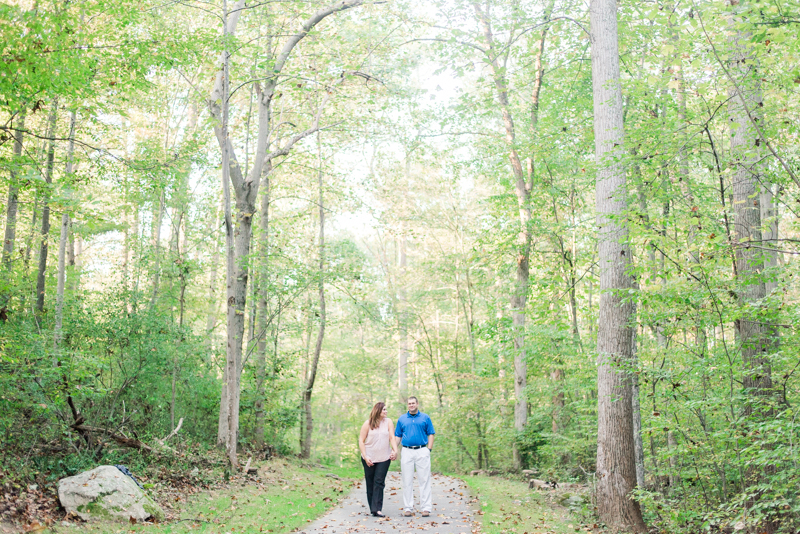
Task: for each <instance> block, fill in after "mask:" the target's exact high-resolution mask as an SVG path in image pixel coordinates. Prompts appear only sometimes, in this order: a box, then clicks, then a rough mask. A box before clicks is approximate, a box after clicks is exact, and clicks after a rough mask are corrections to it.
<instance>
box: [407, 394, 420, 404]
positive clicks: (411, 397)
mask: <svg viewBox="0 0 800 534" xmlns="http://www.w3.org/2000/svg"><path fill="white" fill-rule="evenodd" d="M411 399H414V400H415V401H417V404H419V399H418V398H416V397H415V396H414V395H411V396H410V397H409V398H408V400H411ZM406 402H408V401H406Z"/></svg>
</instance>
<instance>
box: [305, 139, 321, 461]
mask: <svg viewBox="0 0 800 534" xmlns="http://www.w3.org/2000/svg"><path fill="white" fill-rule="evenodd" d="M317 149H318V162H319V281H318V291H319V331H318V332H317V342H316V344H315V345H314V356H313V359H312V361H311V366H310V369H309V372H308V379H307V381H306V387H305V389H304V391H303V408H304V411H305V433H304V434H303V443H302V444H301V445H302V447H301V451H300V456H301V457H302V458H310V457H311V437H312V434H313V431H314V419H313V417H312V413H311V395H312V393H313V391H314V380H315V379H316V377H317V366H318V364H319V356H320V354H321V353H322V340H323V338H324V336H325V203H324V201H325V198H324V190H323V176H324V174H323V172H322V146H321V145H320V138H319V134H317Z"/></svg>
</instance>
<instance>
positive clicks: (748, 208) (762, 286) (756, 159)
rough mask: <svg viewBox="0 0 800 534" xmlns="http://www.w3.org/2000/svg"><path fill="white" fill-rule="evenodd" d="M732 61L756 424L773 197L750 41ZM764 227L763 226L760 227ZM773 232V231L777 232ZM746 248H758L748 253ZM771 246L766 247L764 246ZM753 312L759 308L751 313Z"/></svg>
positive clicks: (766, 407)
mask: <svg viewBox="0 0 800 534" xmlns="http://www.w3.org/2000/svg"><path fill="white" fill-rule="evenodd" d="M731 40H732V42H731V45H732V48H733V61H732V64H733V65H734V66H735V70H734V71H733V72H732V74H733V75H734V77H735V82H736V86H735V87H734V88H732V89H731V100H730V101H729V104H728V115H729V118H730V122H731V124H733V125H737V126H735V127H734V128H732V129H733V132H732V133H733V137H732V139H731V148H730V153H731V156H732V158H733V162H732V166H733V172H732V175H731V176H732V186H733V208H734V234H735V237H736V242H737V247H736V250H735V260H736V277H737V279H738V282H739V287H738V299H739V304H740V306H741V307H742V309H743V310H744V312H743V313H742V316H741V317H740V318H739V319H738V320H737V321H736V322H735V326H736V333H737V339H738V342H739V345H740V347H741V353H742V363H743V364H744V367H745V369H744V378H743V385H744V388H745V391H746V392H747V394H748V395H749V399H748V400H747V403H746V405H745V413H747V414H748V415H751V416H752V417H754V418H755V419H756V420H765V419H770V418H772V417H774V409H773V408H772V406H771V403H770V397H772V396H773V395H774V389H773V384H772V367H771V362H770V356H771V355H772V354H773V353H774V352H775V351H776V350H777V348H778V341H777V334H776V332H775V330H776V329H775V327H774V326H772V325H771V324H769V322H768V321H765V320H764V311H765V310H763V309H761V308H762V307H761V306H760V305H759V304H758V303H760V302H762V301H763V300H764V298H765V297H766V296H767V284H766V283H765V280H764V274H763V270H764V268H765V267H767V266H768V265H769V263H771V262H773V261H775V259H776V256H775V253H774V251H772V250H767V251H766V252H765V251H764V250H763V249H762V247H763V245H764V244H763V241H762V239H763V237H764V234H763V233H762V229H766V231H767V232H768V235H769V237H770V238H772V231H773V227H772V226H771V222H772V221H770V220H767V221H762V218H761V217H762V213H765V214H768V215H771V209H772V195H771V191H769V183H768V182H767V181H766V180H764V179H763V178H762V177H763V172H762V165H761V161H762V160H763V152H764V150H763V148H762V147H761V146H760V137H759V135H758V133H757V132H756V130H755V128H754V126H753V124H752V122H753V121H757V122H759V123H761V124H762V127H763V116H762V113H761V109H762V108H763V101H762V94H761V82H760V75H759V74H758V72H757V71H758V63H757V62H756V60H755V59H753V57H752V56H751V53H750V41H751V35H750V34H749V33H745V32H742V31H736V32H735V33H733V36H732V39H731ZM762 225H763V226H762ZM775 230H777V229H776V228H775ZM750 243H755V244H756V247H755V248H751V247H750V246H749V245H750ZM768 246H769V245H768ZM751 307H758V308H759V309H758V310H752V309H751ZM764 471H765V472H766V473H767V474H770V473H771V472H773V471H774V468H773V467H771V466H767V467H766V468H765V469H764ZM748 478H752V479H754V480H750V481H749V484H755V483H757V482H758V479H759V478H762V479H763V473H758V472H757V471H756V470H755V469H752V470H751V472H750V473H748ZM759 494H760V491H758V490H756V491H754V493H753V497H752V498H751V500H750V503H749V504H750V505H755V504H757V503H758V500H759ZM778 526H779V525H778V523H777V522H776V520H774V519H773V520H771V521H765V522H764V524H762V525H759V527H758V528H757V529H755V530H753V532H756V531H757V532H759V533H760V532H767V533H770V534H771V533H772V532H775V531H776V530H777V529H778Z"/></svg>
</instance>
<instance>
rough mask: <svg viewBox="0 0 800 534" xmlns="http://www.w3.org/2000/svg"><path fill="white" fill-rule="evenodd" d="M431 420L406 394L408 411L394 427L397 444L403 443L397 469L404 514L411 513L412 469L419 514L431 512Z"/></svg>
mask: <svg viewBox="0 0 800 534" xmlns="http://www.w3.org/2000/svg"><path fill="white" fill-rule="evenodd" d="M434 434H436V432H434V430H433V422H431V418H430V417H428V416H427V415H426V414H424V413H422V412H420V411H419V401H418V400H417V398H416V397H409V398H408V413H405V414H403V415H401V416H400V418H399V419H398V420H397V426H396V427H395V430H394V435H395V439H396V441H397V444H398V445H400V444H402V445H403V454H402V457H401V458H400V470H401V471H402V473H403V508H404V511H403V515H404V516H406V517H410V516H412V515H414V471H415V470H416V472H417V481H418V482H419V507H420V509H422V517H428V516H429V515H431V510H432V509H433V507H432V505H431V451H432V450H433V438H434Z"/></svg>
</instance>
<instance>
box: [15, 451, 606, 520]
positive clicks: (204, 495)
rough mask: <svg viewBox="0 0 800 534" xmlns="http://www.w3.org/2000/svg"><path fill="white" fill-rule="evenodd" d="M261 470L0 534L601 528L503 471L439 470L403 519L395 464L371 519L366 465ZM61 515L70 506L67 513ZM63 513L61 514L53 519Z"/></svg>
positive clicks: (268, 465)
mask: <svg viewBox="0 0 800 534" xmlns="http://www.w3.org/2000/svg"><path fill="white" fill-rule="evenodd" d="M257 467H258V473H257V474H256V475H250V476H246V477H245V476H241V477H233V478H231V479H230V480H228V481H227V482H221V483H219V484H215V485H211V486H208V487H205V488H196V489H195V488H192V489H189V488H187V490H188V491H181V490H180V489H177V488H172V489H171V490H170V491H158V492H157V495H158V497H159V503H160V504H161V505H162V507H163V508H164V510H165V512H166V515H167V518H166V520H165V521H164V522H162V523H153V524H151V523H144V524H123V523H113V522H92V523H84V522H82V521H80V520H78V519H75V518H64V517H63V516H62V517H60V518H50V519H48V520H46V521H45V520H44V519H42V520H41V521H36V520H33V521H30V522H27V523H26V524H20V523H11V522H0V534H10V533H21V532H53V533H56V534H73V533H74V534H77V533H78V532H80V533H87V534H106V533H109V534H111V533H115V534H122V533H137V532H140V533H143V534H162V533H163V534H173V533H174V534H187V533H195V532H199V533H207V534H241V533H262V532H269V533H274V534H288V533H290V532H296V533H301V532H304V533H306V534H334V531H336V532H335V534H339V533H340V532H341V533H342V534H344V533H351V534H356V533H357V534H373V533H374V534H404V533H411V532H431V533H442V534H506V533H508V534H510V533H519V534H523V533H528V534H567V533H570V534H571V533H574V532H593V533H598V532H602V530H600V529H599V528H598V525H596V524H593V522H592V520H591V514H590V513H589V510H588V506H589V505H584V506H583V507H582V508H580V509H576V508H574V507H573V508H565V507H564V506H562V505H561V504H559V503H560V502H561V503H563V502H564V498H565V496H568V495H572V494H574V493H575V492H574V491H573V492H572V493H569V492H568V491H566V490H553V491H541V490H533V489H529V488H528V484H527V483H525V482H522V481H519V480H509V479H506V478H501V477H490V476H466V477H461V478H456V477H449V476H444V475H439V474H437V475H434V491H433V502H434V510H433V512H432V514H431V516H430V517H427V518H423V517H421V515H420V514H419V512H417V514H416V515H415V516H413V517H410V518H409V517H403V516H402V515H401V514H400V511H401V507H402V490H401V484H400V477H399V473H398V472H397V471H390V473H389V476H388V477H387V485H386V493H385V501H384V512H385V513H386V514H387V516H388V520H380V521H379V520H378V519H377V518H374V517H372V516H371V515H370V514H369V512H368V510H367V509H366V507H365V506H364V504H363V501H364V500H365V491H364V488H363V483H362V477H361V475H362V473H361V469H360V466H358V467H350V468H329V467H323V466H320V465H309V464H302V463H298V462H295V461H292V460H287V459H273V460H270V461H267V462H262V463H259V464H258V465H257ZM62 514H63V512H62ZM53 519H55V520H53Z"/></svg>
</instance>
